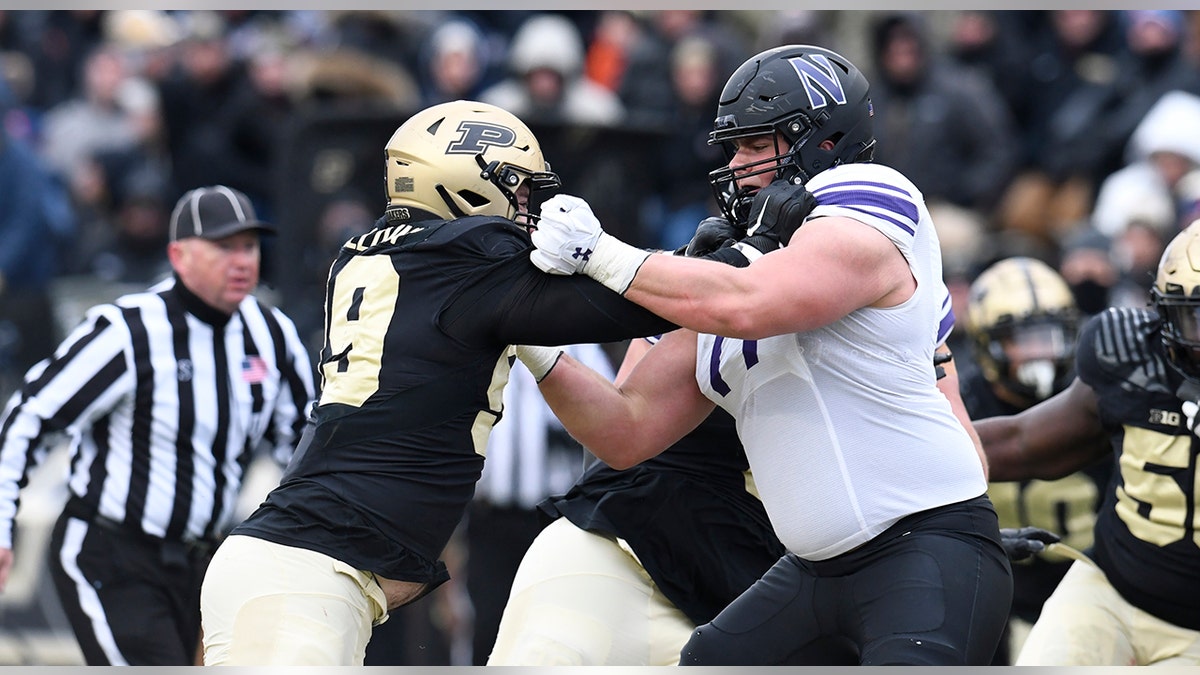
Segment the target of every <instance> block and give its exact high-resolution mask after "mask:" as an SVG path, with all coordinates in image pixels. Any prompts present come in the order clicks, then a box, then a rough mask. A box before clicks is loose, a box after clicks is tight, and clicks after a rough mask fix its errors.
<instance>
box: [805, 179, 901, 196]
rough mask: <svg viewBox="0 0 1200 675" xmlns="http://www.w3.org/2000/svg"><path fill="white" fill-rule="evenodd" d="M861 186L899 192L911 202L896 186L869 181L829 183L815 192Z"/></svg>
mask: <svg viewBox="0 0 1200 675" xmlns="http://www.w3.org/2000/svg"><path fill="white" fill-rule="evenodd" d="M862 186H865V187H874V188H879V189H880V190H891V191H892V192H899V193H900V194H902V195H904V196H905V197H908V200H909V201H912V198H913V197H912V195H911V194H909V193H908V190H905V189H904V188H902V187H897V186H895V185H891V184H889V183H876V182H875V181H870V180H856V181H851V182H848V183H830V184H829V185H826V186H825V187H823V188H818V190H817V192H824V191H826V190H833V189H841V188H848V187H862ZM814 194H816V193H814Z"/></svg>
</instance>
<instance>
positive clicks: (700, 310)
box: [625, 255, 790, 339]
mask: <svg viewBox="0 0 1200 675" xmlns="http://www.w3.org/2000/svg"><path fill="white" fill-rule="evenodd" d="M757 294H758V293H757V288H756V285H755V284H754V282H753V277H751V276H749V272H748V270H745V269H739V268H736V267H733V266H731V265H725V264H722V263H717V262H713V261H709V260H698V259H694V258H684V257H681V256H668V255H652V256H650V257H649V258H648V259H647V260H646V262H645V263H643V264H642V267H641V269H639V270H638V273H637V275H636V276H635V277H634V278H633V283H632V284H631V285H630V286H629V289H628V290H627V291H626V292H625V297H626V298H628V299H629V300H632V301H633V302H636V303H637V304H639V305H641V306H642V307H645V308H646V309H648V310H650V311H651V312H654V313H655V314H657V315H659V316H661V317H663V318H665V319H667V320H669V321H671V322H673V323H676V324H678V325H680V326H685V327H687V328H689V329H691V330H694V331H696V332H698V333H711V334H714V335H724V336H727V337H735V338H742V339H758V338H763V337H768V336H770V335H775V334H778V333H781V332H790V331H787V330H783V329H780V328H778V327H774V326H769V325H767V324H766V323H765V322H764V321H763V317H762V316H760V313H759V312H758V309H759V308H762V307H766V306H769V303H765V302H763V303H760V302H756V301H755V300H754V298H755V297H756V296H757Z"/></svg>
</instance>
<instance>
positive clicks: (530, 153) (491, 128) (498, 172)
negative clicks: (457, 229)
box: [386, 101, 561, 223]
mask: <svg viewBox="0 0 1200 675" xmlns="http://www.w3.org/2000/svg"><path fill="white" fill-rule="evenodd" d="M386 154H387V194H388V208H387V214H388V218H389V219H390V220H396V219H401V220H404V219H407V217H408V214H407V212H406V209H410V208H413V209H421V210H423V211H428V212H430V213H435V214H437V215H438V216H441V217H442V218H446V219H448V220H449V219H454V218H461V217H463V216H474V215H488V216H501V217H504V218H508V219H509V220H515V219H517V218H518V217H522V218H526V219H527V223H531V222H532V216H531V215H530V214H529V213H528V202H529V195H528V194H527V193H525V192H523V191H522V193H521V194H520V195H518V190H519V189H520V188H522V187H523V186H527V187H528V190H529V191H530V192H532V191H535V190H545V189H550V188H556V187H559V186H560V185H561V181H559V179H558V176H557V175H556V174H554V173H553V172H551V171H550V165H549V164H548V163H547V162H546V160H545V158H544V157H543V156H542V149H541V146H539V145H538V141H537V139H536V138H534V136H533V132H531V131H530V130H529V127H527V126H525V124H524V123H523V122H522V121H521V120H519V119H517V117H516V116H515V115H513V114H512V113H510V112H508V111H506V110H504V109H502V108H498V107H496V106H494V105H489V104H487V103H479V102H476V101H451V102H449V103H442V104H439V105H435V106H432V107H429V108H426V109H425V110H422V111H420V112H418V113H416V114H415V115H413V116H412V117H410V118H409V119H408V121H406V122H405V123H404V124H402V125H400V127H399V128H398V129H396V132H395V133H394V134H392V138H391V140H389V141H388V143H387V150H386Z"/></svg>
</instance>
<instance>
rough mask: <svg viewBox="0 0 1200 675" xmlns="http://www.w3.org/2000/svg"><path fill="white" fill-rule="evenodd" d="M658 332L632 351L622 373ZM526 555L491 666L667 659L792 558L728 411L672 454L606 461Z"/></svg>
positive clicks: (553, 503) (560, 506)
mask: <svg viewBox="0 0 1200 675" xmlns="http://www.w3.org/2000/svg"><path fill="white" fill-rule="evenodd" d="M651 344H652V341H651V340H649V339H648V340H635V341H634V342H633V343H632V344H631V345H630V346H629V349H628V350H627V351H626V354H625V358H624V361H623V362H622V365H621V370H620V372H619V373H618V374H617V380H618V381H620V380H622V379H624V377H625V376H627V375H628V373H629V371H631V370H632V368H633V365H634V364H636V363H637V361H638V360H639V359H640V358H641V355H642V354H644V353H645V352H646V350H648V349H649V348H650V345H651ZM540 508H541V509H542V511H543V512H544V513H545V514H546V515H547V516H548V517H550V518H555V519H557V520H554V521H553V522H552V523H550V525H548V526H547V527H546V529H544V530H542V532H541V534H539V535H538V537H537V539H536V540H535V541H534V543H533V545H532V546H531V547H530V549H529V550H528V551H527V552H526V555H525V557H524V559H522V561H521V566H520V568H519V569H518V571H517V576H516V578H515V579H514V581H513V585H512V592H511V594H510V596H509V600H508V603H507V605H506V606H505V608H504V616H503V618H502V619H501V623H500V630H499V634H498V636H497V638H496V644H495V648H494V649H493V650H492V653H491V656H490V658H489V659H488V665H489V666H494V665H502V666H503V665H524V666H566V665H642V666H665V665H675V664H677V663H678V662H679V652H680V650H681V649H682V648H683V645H684V644H685V643H686V642H687V641H688V639H689V638H690V637H691V635H692V631H693V630H694V629H695V627H696V626H697V625H700V624H703V623H707V622H708V621H711V620H712V618H713V617H714V616H716V615H717V613H718V612H720V611H721V610H722V609H723V608H724V607H725V606H726V605H727V604H729V603H730V602H732V601H733V599H734V598H736V597H737V596H738V595H740V594H741V593H742V591H744V590H745V589H746V588H748V587H749V586H750V584H752V583H754V582H755V581H757V580H758V578H759V577H761V576H762V575H763V574H765V573H766V571H767V570H768V569H770V568H771V565H773V564H775V561H777V560H778V559H779V557H780V556H781V555H783V544H781V543H780V542H779V539H778V537H776V536H775V532H774V530H772V529H771V523H770V521H769V520H768V519H767V514H766V511H765V510H764V509H763V505H762V502H761V501H759V500H758V497H757V494H755V492H754V488H753V480H752V478H751V476H750V474H749V465H748V463H747V460H746V454H745V451H744V450H743V449H742V444H741V442H740V441H739V440H738V437H737V430H736V429H735V427H734V421H733V418H732V417H731V416H729V414H728V413H726V412H724V411H721V410H716V411H714V412H713V413H712V414H711V415H710V416H709V417H708V418H706V419H705V420H704V421H703V422H701V423H700V426H698V427H696V428H695V429H694V430H693V431H691V432H690V433H688V434H687V435H686V436H684V437H683V438H682V439H680V440H679V441H678V442H677V443H675V444H674V445H673V446H672V447H671V448H670V449H668V450H667V451H666V452H664V453H662V454H661V455H658V456H657V457H654V458H651V459H649V460H647V461H646V462H643V463H642V464H639V465H637V466H635V467H631V468H629V469H625V470H620V471H618V470H616V469H613V468H611V467H609V466H608V465H607V464H604V463H603V462H596V463H595V464H593V465H592V466H591V467H589V468H588V469H587V471H585V472H584V474H583V476H581V477H580V478H579V480H578V481H576V483H575V485H574V486H573V487H572V488H571V489H570V490H569V491H568V492H567V493H566V494H564V495H559V496H555V497H551V498H550V499H547V500H545V501H544V502H542V504H541V505H540Z"/></svg>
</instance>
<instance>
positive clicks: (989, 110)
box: [871, 13, 1016, 222]
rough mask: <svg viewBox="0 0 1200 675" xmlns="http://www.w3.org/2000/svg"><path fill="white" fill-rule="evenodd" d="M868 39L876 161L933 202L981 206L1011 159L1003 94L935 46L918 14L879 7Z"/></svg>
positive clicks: (991, 200)
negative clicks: (880, 10)
mask: <svg viewBox="0 0 1200 675" xmlns="http://www.w3.org/2000/svg"><path fill="white" fill-rule="evenodd" d="M872 39H873V42H872V48H873V56H874V65H875V68H876V70H877V74H876V77H875V78H874V79H873V80H872V83H871V100H872V102H873V103H874V105H875V115H876V122H875V130H876V132H875V133H876V138H877V139H878V146H877V148H876V150H875V161H877V162H879V163H881V164H886V165H888V166H891V167H893V168H895V169H897V170H899V171H900V172H901V173H903V174H905V175H906V176H909V177H910V178H911V179H912V181H913V182H914V183H915V184H916V185H917V187H918V188H920V189H921V191H922V192H923V193H924V195H925V199H926V201H927V202H929V203H930V204H931V206H932V207H936V206H937V205H938V204H939V203H950V204H953V205H956V206H960V207H964V208H968V209H973V210H975V211H977V212H979V213H987V212H988V210H989V209H990V208H991V207H992V206H994V205H995V203H996V201H997V199H998V198H999V196H1000V193H1001V192H1002V190H1003V189H1004V187H1005V185H1006V184H1007V181H1008V180H1009V179H1010V178H1011V176H1012V171H1013V169H1014V168H1015V163H1016V152H1015V150H1014V148H1015V145H1016V136H1015V132H1014V130H1013V127H1012V120H1011V116H1010V114H1009V112H1008V109H1007V107H1006V105H1005V103H1004V101H1003V99H1001V98H1000V96H999V94H997V92H996V89H995V87H994V86H993V85H992V83H991V82H990V81H988V80H986V79H984V78H982V77H980V76H979V75H978V74H977V73H973V72H970V71H967V70H964V69H962V68H960V67H958V66H955V65H953V64H951V63H949V62H948V61H947V60H945V59H943V58H942V57H941V56H940V55H939V54H938V52H937V48H936V46H935V44H934V43H933V42H932V41H931V38H930V36H929V35H928V27H927V26H926V24H925V20H924V18H923V17H922V16H921V15H918V14H915V13H886V14H884V15H882V16H880V17H879V18H878V19H877V20H876V21H875V23H874V25H873V26H872ZM935 222H936V218H935Z"/></svg>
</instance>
